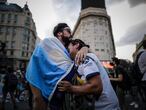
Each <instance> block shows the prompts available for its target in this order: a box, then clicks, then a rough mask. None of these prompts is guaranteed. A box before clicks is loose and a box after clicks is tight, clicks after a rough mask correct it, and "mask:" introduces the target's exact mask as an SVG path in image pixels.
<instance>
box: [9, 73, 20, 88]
mask: <svg viewBox="0 0 146 110" xmlns="http://www.w3.org/2000/svg"><path fill="white" fill-rule="evenodd" d="M17 83H18V79H17V77H16V75H14V74H12V73H11V74H8V85H9V86H16V85H17Z"/></svg>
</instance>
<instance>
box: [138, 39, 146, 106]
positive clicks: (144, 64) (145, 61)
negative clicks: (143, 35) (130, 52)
mask: <svg viewBox="0 0 146 110" xmlns="http://www.w3.org/2000/svg"><path fill="white" fill-rule="evenodd" d="M142 46H143V52H142V53H141V55H140V56H139V59H138V66H139V69H140V71H141V73H142V74H143V77H142V79H141V85H140V86H141V89H142V90H143V93H144V97H145V98H146V40H144V41H143V43H142ZM143 101H144V103H146V99H143ZM145 109H146V106H145Z"/></svg>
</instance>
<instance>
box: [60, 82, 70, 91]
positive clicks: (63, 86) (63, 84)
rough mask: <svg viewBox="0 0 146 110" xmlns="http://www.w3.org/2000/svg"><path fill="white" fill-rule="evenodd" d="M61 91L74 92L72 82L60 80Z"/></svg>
mask: <svg viewBox="0 0 146 110" xmlns="http://www.w3.org/2000/svg"><path fill="white" fill-rule="evenodd" d="M58 89H59V91H66V92H72V84H71V83H70V82H68V81H60V82H59V84H58Z"/></svg>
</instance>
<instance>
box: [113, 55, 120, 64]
mask: <svg viewBox="0 0 146 110" xmlns="http://www.w3.org/2000/svg"><path fill="white" fill-rule="evenodd" d="M112 61H113V62H115V64H117V65H118V64H119V63H120V60H119V59H118V58H117V57H113V58H112Z"/></svg>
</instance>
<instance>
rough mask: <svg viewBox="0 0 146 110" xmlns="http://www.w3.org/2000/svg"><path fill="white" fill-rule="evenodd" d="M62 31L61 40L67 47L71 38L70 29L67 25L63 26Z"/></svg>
mask: <svg viewBox="0 0 146 110" xmlns="http://www.w3.org/2000/svg"><path fill="white" fill-rule="evenodd" d="M62 33H63V34H62V41H63V42H64V43H65V47H68V45H69V41H70V40H71V39H72V36H71V29H70V28H69V27H65V28H64V29H63V31H62Z"/></svg>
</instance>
